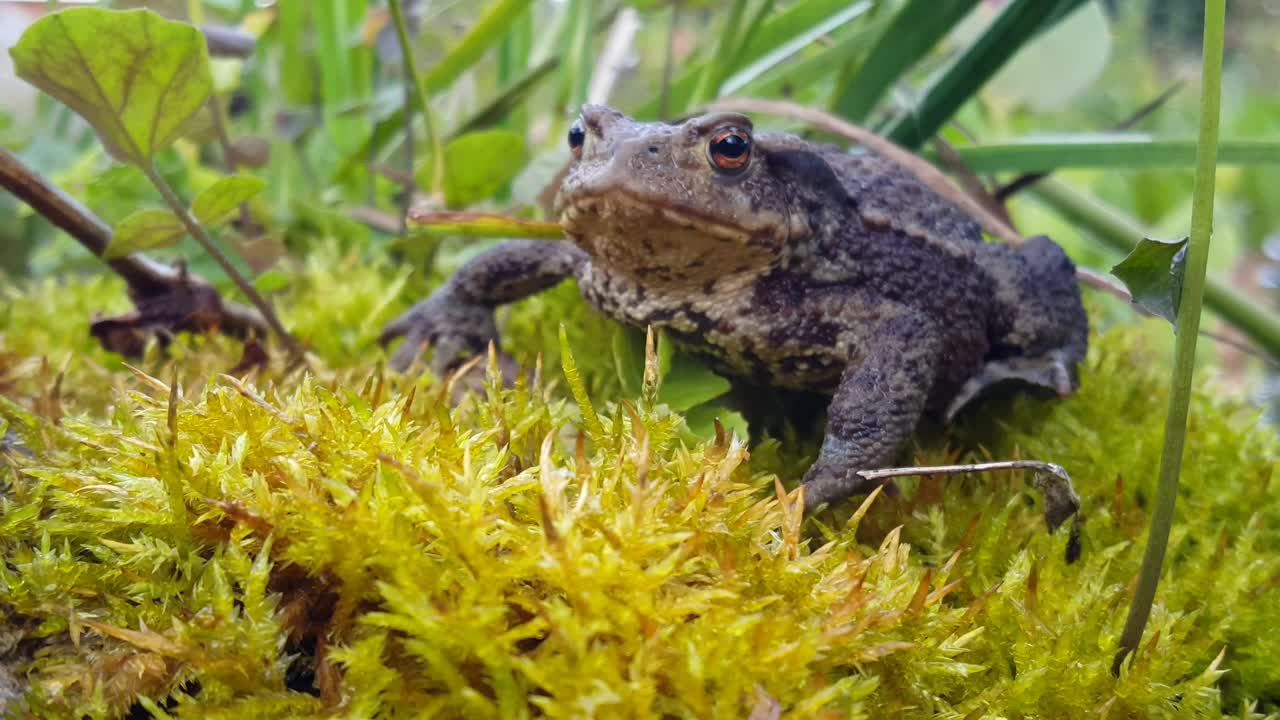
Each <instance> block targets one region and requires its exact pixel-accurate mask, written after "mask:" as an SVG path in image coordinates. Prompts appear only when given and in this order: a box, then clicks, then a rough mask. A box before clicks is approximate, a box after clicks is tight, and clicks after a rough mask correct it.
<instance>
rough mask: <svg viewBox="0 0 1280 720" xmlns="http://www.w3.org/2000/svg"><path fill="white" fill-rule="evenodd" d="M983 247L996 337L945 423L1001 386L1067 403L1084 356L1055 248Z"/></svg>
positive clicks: (1072, 284)
mask: <svg viewBox="0 0 1280 720" xmlns="http://www.w3.org/2000/svg"><path fill="white" fill-rule="evenodd" d="M984 247H985V248H986V252H987V258H986V262H985V263H984V266H985V267H986V269H987V271H988V272H989V273H990V274H991V276H992V278H993V279H994V280H995V283H996V299H997V301H998V308H997V315H998V317H997V322H995V323H994V326H995V327H996V336H995V337H993V338H992V341H993V342H992V352H991V354H990V356H989V357H988V360H987V363H986V365H984V366H983V368H982V369H981V370H980V371H979V372H978V374H976V375H974V376H973V377H971V378H969V380H968V381H966V382H965V384H964V385H963V386H962V387H961V388H960V390H959V391H958V392H957V393H956V394H955V396H954V397H953V399H952V400H951V402H950V404H949V405H948V406H947V409H946V419H947V421H948V422H949V421H950V420H951V419H952V418H953V417H955V415H956V414H957V413H959V412H960V410H962V409H963V408H964V407H965V405H967V404H968V403H969V402H970V401H971V400H973V399H974V398H975V397H977V396H978V395H980V394H981V393H982V392H983V391H984V390H986V389H987V388H989V387H991V386H992V385H996V384H998V383H1002V382H1006V381H1009V380H1015V381H1019V382H1023V383H1028V384H1031V385H1035V386H1038V387H1042V388H1048V389H1049V390H1052V391H1054V392H1056V393H1057V394H1058V395H1060V396H1066V395H1070V394H1071V393H1072V392H1074V391H1075V389H1076V386H1077V385H1078V384H1079V381H1078V378H1077V375H1076V366H1077V365H1079V364H1080V362H1081V361H1083V360H1084V357H1085V353H1086V352H1087V350H1088V342H1089V317H1088V315H1087V314H1086V313H1085V310H1084V305H1083V304H1082V303H1081V301H1080V285H1079V283H1078V282H1077V281H1076V272H1075V265H1074V264H1073V263H1072V262H1071V259H1070V258H1069V257H1067V254H1066V253H1065V252H1063V250H1062V248H1061V247H1059V246H1058V245H1057V244H1056V243H1054V242H1053V241H1052V240H1050V239H1049V238H1047V237H1044V236H1039V237H1034V238H1031V239H1029V240H1027V241H1026V242H1025V243H1023V244H1022V245H1021V246H1018V247H1013V246H1010V245H987V246H984Z"/></svg>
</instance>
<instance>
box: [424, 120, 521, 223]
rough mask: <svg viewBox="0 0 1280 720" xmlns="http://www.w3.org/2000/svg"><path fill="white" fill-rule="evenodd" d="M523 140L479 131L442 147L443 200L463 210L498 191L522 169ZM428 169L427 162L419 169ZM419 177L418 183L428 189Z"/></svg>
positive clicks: (511, 134) (516, 135) (498, 132)
mask: <svg viewBox="0 0 1280 720" xmlns="http://www.w3.org/2000/svg"><path fill="white" fill-rule="evenodd" d="M525 161H526V157H525V143H524V137H523V136H522V135H520V134H519V133H514V132H511V131H510V130H481V131H478V132H473V133H467V134H466V135H462V136H461V137H457V138H454V139H453V140H450V141H449V143H448V144H447V145H445V146H444V201H445V204H446V205H447V206H449V207H466V206H468V205H473V204H475V203H477V202H480V201H482V200H485V199H487V198H488V197H489V196H491V195H493V194H494V193H496V192H498V190H500V189H502V187H503V186H505V185H506V184H507V183H508V182H510V181H511V179H512V178H513V177H515V176H516V174H517V173H518V172H520V168H522V167H524V164H525ZM428 169H429V163H428V165H427V166H425V167H424V168H423V170H424V171H426V170H428ZM423 180H424V178H422V177H419V180H418V183H419V185H421V186H423V187H430V185H429V183H426V182H423Z"/></svg>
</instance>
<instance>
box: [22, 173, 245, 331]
mask: <svg viewBox="0 0 1280 720" xmlns="http://www.w3.org/2000/svg"><path fill="white" fill-rule="evenodd" d="M0 187H4V189H6V190H8V191H9V192H11V193H13V195H14V196H15V197H17V198H18V199H19V200H22V201H23V202H25V203H27V204H28V205H30V206H31V207H32V208H33V209H34V210H35V211H36V212H38V213H40V214H41V215H42V216H44V217H45V218H46V219H47V220H49V222H51V223H53V224H54V225H56V226H57V227H59V228H61V229H62V230H64V231H66V233H67V234H68V235H70V236H71V237H72V238H74V239H75V240H76V241H78V242H79V243H80V244H81V245H83V246H84V247H85V249H86V250H88V251H89V252H91V253H93V254H94V255H95V256H96V257H98V258H102V255H103V253H104V252H105V251H106V249H107V245H108V244H109V243H110V242H111V234H112V231H111V227H110V226H109V225H107V224H106V223H105V222H103V221H102V219H100V218H99V217H98V216H97V215H94V214H93V213H92V212H91V211H90V210H89V209H88V208H86V207H85V206H83V205H81V204H80V203H79V202H77V201H76V200H75V199H74V198H72V197H71V196H70V195H68V194H67V193H65V192H63V191H62V190H61V189H60V188H58V187H57V186H56V185H54V184H53V183H51V182H49V181H48V180H46V179H45V178H44V177H42V176H41V175H40V174H39V173H37V172H35V171H34V170H32V169H31V168H29V167H27V166H26V165H25V164H23V162H22V161H21V160H19V159H18V158H17V157H16V156H15V155H13V154H12V153H10V152H9V151H8V150H6V149H4V148H0ZM103 262H105V263H106V264H107V266H108V267H110V268H111V270H112V271H114V272H115V273H116V274H117V275H119V276H120V277H121V278H123V279H124V281H125V283H127V284H128V286H129V297H130V299H131V300H133V303H134V305H136V306H137V307H138V308H139V310H140V311H141V312H142V313H144V315H145V314H147V313H148V312H149V311H150V312H155V311H159V310H160V309H162V308H164V307H165V306H166V304H171V301H173V300H174V299H175V298H181V299H183V300H186V301H190V302H195V299H196V298H198V299H199V302H200V303H201V306H200V308H199V310H200V312H201V318H200V321H201V322H202V323H204V324H205V325H212V326H216V327H217V328H218V329H219V330H220V331H221V332H224V333H226V334H228V335H232V336H235V337H247V336H250V335H259V336H266V334H267V332H268V325H267V323H266V321H265V320H264V319H263V318H262V316H261V315H260V314H258V312H257V311H256V310H254V309H252V308H249V307H246V306H244V305H240V304H239V303H234V302H229V301H226V300H223V299H222V298H221V297H220V296H218V294H217V291H216V290H214V288H213V286H212V285H210V284H209V283H208V282H207V281H205V280H203V279H201V278H199V277H196V276H192V275H189V274H188V273H187V272H186V271H185V270H184V269H183V268H175V267H170V266H168V265H164V264H162V263H159V262H156V261H155V260H152V259H151V258H149V257H147V256H145V255H143V254H141V253H132V254H130V255H127V256H125V257H122V258H115V259H112V260H103ZM215 299H216V300H215ZM181 307H183V303H182V302H179V303H177V304H176V305H171V307H170V309H175V308H181ZM173 319H174V320H178V321H180V320H183V319H186V320H191V319H192V318H173ZM139 320H145V318H140V319H139ZM126 324H131V325H133V326H137V325H139V323H138V322H131V323H130V322H126ZM142 324H145V323H142ZM177 324H180V322H179V323H177Z"/></svg>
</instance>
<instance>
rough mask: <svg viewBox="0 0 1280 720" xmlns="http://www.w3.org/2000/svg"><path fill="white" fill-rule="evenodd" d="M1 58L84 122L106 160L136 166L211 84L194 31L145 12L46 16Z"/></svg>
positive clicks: (171, 136) (170, 136)
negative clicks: (10, 58) (94, 132)
mask: <svg viewBox="0 0 1280 720" xmlns="http://www.w3.org/2000/svg"><path fill="white" fill-rule="evenodd" d="M9 54H10V55H12V56H13V65H14V68H15V70H16V71H17V74H18V76H19V77H21V78H23V79H24V80H26V81H27V82H29V83H31V84H32V85H35V86H36V87H38V88H40V89H41V90H43V91H45V92H46V93H49V94H50V95H52V96H53V97H55V98H57V99H58V100H61V101H62V102H63V103H65V104H66V105H67V106H68V107H70V108H71V109H72V110H75V111H76V112H77V113H78V114H79V115H80V116H81V117H83V118H84V119H85V120H87V121H88V122H89V124H90V125H92V126H93V128H94V129H95V130H97V132H98V136H99V137H100V138H102V143H103V145H105V146H106V148H107V151H108V152H110V153H111V155H112V156H113V157H115V158H117V159H119V160H121V161H123V162H129V163H133V164H136V165H145V164H147V163H149V162H150V161H151V159H152V158H153V157H154V156H155V154H156V152H158V151H159V150H162V149H164V148H165V147H167V146H168V145H169V144H170V143H172V142H173V141H174V140H175V139H176V138H177V137H178V136H180V135H181V134H182V131H183V128H184V126H185V125H186V123H187V121H188V120H189V119H191V117H192V116H193V115H195V114H196V112H198V111H199V110H200V108H201V107H202V106H203V105H204V103H205V100H206V99H207V98H208V97H209V92H210V90H211V88H212V85H213V81H212V79H211V78H210V75H209V53H208V49H207V47H206V46H205V40H204V36H203V35H202V34H201V33H200V31H199V30H197V29H196V28H195V27H193V26H191V25H188V24H186V23H181V22H174V21H171V20H166V19H164V18H162V17H160V16H159V15H157V14H156V13H154V12H151V11H150V10H129V11H116V10H105V9H102V8H92V7H78V8H70V9H67V10H62V11H59V12H55V13H51V14H49V15H46V16H45V17H43V18H41V19H40V20H37V21H36V22H35V23H33V24H32V25H31V27H29V28H27V31H26V32H24V33H23V34H22V38H21V39H20V40H19V41H18V44H17V45H15V46H14V47H13V48H11V49H10V50H9Z"/></svg>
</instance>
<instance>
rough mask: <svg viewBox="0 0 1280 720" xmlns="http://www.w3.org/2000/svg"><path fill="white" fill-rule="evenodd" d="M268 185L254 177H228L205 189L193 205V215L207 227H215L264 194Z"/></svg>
mask: <svg viewBox="0 0 1280 720" xmlns="http://www.w3.org/2000/svg"><path fill="white" fill-rule="evenodd" d="M265 187H266V183H265V182H264V181H263V180H262V178H259V177H254V176H253V175H228V176H227V177H222V178H218V180H217V182H215V183H214V184H213V185H210V186H209V187H207V188H205V189H204V190H202V191H201V192H200V194H199V195H197V196H196V199H195V200H194V201H192V203H191V214H192V215H195V217H196V220H199V221H200V222H201V223H204V224H205V225H213V224H216V223H219V222H222V221H223V220H226V219H227V216H228V215H230V214H231V213H233V212H235V210H236V208H238V207H240V204H241V203H246V202H249V201H250V200H252V199H253V198H254V197H256V196H257V195H258V193H260V192H262V190H263V188H265Z"/></svg>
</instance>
